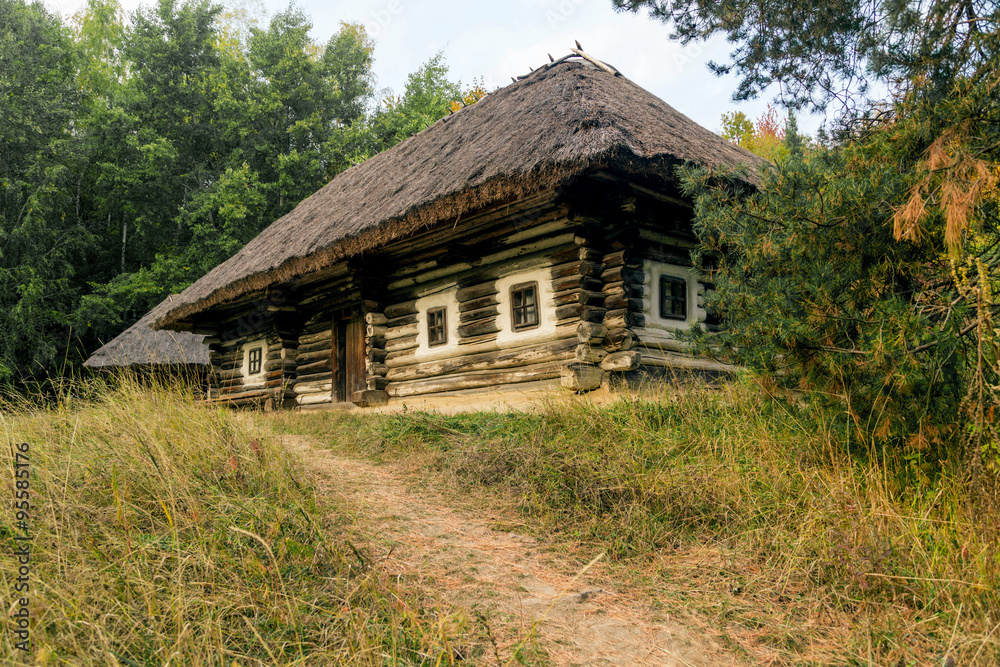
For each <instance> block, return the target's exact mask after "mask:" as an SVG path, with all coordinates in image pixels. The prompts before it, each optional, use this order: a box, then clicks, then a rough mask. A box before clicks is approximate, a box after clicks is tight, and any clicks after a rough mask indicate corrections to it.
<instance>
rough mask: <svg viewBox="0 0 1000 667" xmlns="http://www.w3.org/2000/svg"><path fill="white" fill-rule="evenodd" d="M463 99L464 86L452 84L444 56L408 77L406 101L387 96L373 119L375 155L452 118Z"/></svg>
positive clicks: (435, 58) (432, 60) (405, 92)
mask: <svg viewBox="0 0 1000 667" xmlns="http://www.w3.org/2000/svg"><path fill="white" fill-rule="evenodd" d="M460 99H462V89H461V85H460V84H458V83H453V82H451V81H449V80H448V67H447V66H446V65H445V63H444V55H443V54H442V53H438V54H436V55H435V56H433V57H432V58H431V59H430V60H428V61H427V62H426V63H424V64H423V65H421V66H420V68H419V69H417V71H415V72H413V73H412V74H410V75H409V77H407V80H406V90H405V91H404V93H403V95H402V97H397V96H394V95H392V94H389V95H387V96H386V97H385V98H384V99H383V100H382V104H381V105H380V107H379V108H378V110H376V112H375V117H374V118H373V119H372V124H373V126H374V140H375V144H374V146H373V149H374V150H375V152H378V151H380V150H385V148H388V147H389V146H392V145H393V144H396V143H398V142H400V141H402V140H404V139H407V138H409V137H411V136H413V135H414V134H417V133H418V132H420V131H421V130H424V129H425V128H427V127H429V126H431V125H433V124H434V123H435V122H436V121H437V120H438V119H439V118H441V117H442V116H446V115H448V113H449V112H450V110H451V103H452V102H453V101H455V100H460Z"/></svg>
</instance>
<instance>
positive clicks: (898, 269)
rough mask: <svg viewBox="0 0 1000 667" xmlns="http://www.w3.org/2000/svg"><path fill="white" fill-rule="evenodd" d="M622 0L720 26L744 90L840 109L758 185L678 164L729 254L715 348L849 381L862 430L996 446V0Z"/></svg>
mask: <svg viewBox="0 0 1000 667" xmlns="http://www.w3.org/2000/svg"><path fill="white" fill-rule="evenodd" d="M615 4H616V5H617V6H618V7H622V8H628V9H632V10H637V9H639V8H641V7H645V8H648V9H649V10H650V11H651V13H652V14H653V15H654V16H655V17H657V18H659V19H662V20H664V21H666V22H668V23H669V24H670V25H671V27H672V36H673V37H675V38H677V39H680V40H682V41H691V40H696V39H708V38H710V37H712V36H713V35H716V34H723V35H725V36H726V37H727V38H728V39H729V40H730V42H731V43H732V44H734V45H735V47H734V50H733V51H732V53H731V54H730V60H729V62H726V63H722V64H719V63H714V64H712V65H711V67H712V69H713V70H714V71H715V72H716V73H720V74H722V73H729V72H733V73H735V74H737V75H738V76H739V77H740V78H741V80H740V84H739V87H738V88H737V91H736V93H735V95H734V97H735V98H736V99H748V98H751V97H754V96H757V95H759V94H761V93H762V92H764V91H765V90H766V89H768V87H769V86H771V85H772V84H777V85H779V93H778V100H779V102H782V103H783V104H784V105H785V106H787V107H790V108H800V107H805V106H809V107H811V108H813V109H822V108H826V107H829V106H830V105H831V104H835V105H836V109H837V111H838V112H839V114H840V116H839V118H838V121H837V126H836V127H835V131H834V133H833V142H832V145H830V146H828V147H825V148H821V149H817V150H816V151H815V152H811V151H805V152H800V151H799V150H796V149H795V148H794V146H795V142H794V141H788V142H787V143H788V151H787V153H788V154H787V155H786V156H781V157H779V158H777V159H776V160H775V161H774V163H775V164H774V168H773V169H771V170H765V171H764V172H763V173H761V174H760V175H759V179H760V187H759V188H757V189H754V190H751V191H743V192H739V190H740V188H736V187H735V186H733V185H729V186H726V185H723V184H722V183H721V182H720V181H719V180H718V175H717V174H716V175H714V177H713V178H709V177H708V175H707V174H697V173H694V172H690V171H689V172H687V173H686V175H685V179H686V187H687V189H688V191H689V192H690V193H692V194H693V195H695V196H697V197H698V203H697V219H696V225H697V227H698V230H699V233H700V234H701V236H702V239H703V241H704V244H705V246H706V248H711V249H712V250H713V251H715V252H716V253H719V256H721V257H722V258H723V259H722V265H721V266H720V268H719V269H718V271H717V272H716V275H715V279H716V281H717V283H716V284H717V286H718V289H717V291H716V292H715V294H714V295H713V296H711V297H710V300H709V301H710V307H713V308H716V309H718V310H719V311H720V312H721V313H722V314H723V315H724V317H725V326H724V331H723V333H722V335H720V336H718V337H716V338H715V339H714V341H713V342H712V343H711V345H716V344H718V345H719V346H721V348H722V350H727V351H728V353H729V354H730V358H732V359H735V360H738V361H741V362H743V363H747V364H749V365H753V366H756V367H758V368H761V369H763V370H770V371H773V370H777V365H779V364H780V365H781V366H782V369H781V370H782V371H783V372H782V373H779V374H777V375H775V376H774V377H775V378H776V379H778V380H779V381H783V382H792V383H801V384H800V386H806V387H813V388H816V387H819V388H822V389H825V390H826V391H827V392H828V393H829V394H832V395H836V396H838V397H839V399H840V400H841V401H842V402H843V404H845V405H846V406H847V407H848V412H849V414H851V415H852V417H853V418H854V420H855V423H856V424H857V425H858V427H859V432H861V433H862V434H863V435H865V436H866V437H874V438H875V439H877V440H880V441H882V442H893V443H898V444H901V445H903V446H905V447H908V448H910V449H912V450H916V451H918V452H919V453H921V455H925V454H926V455H928V456H939V457H944V456H951V455H952V454H953V453H955V452H956V449H955V447H954V446H955V445H959V444H964V445H965V446H966V448H965V450H964V452H965V459H964V460H965V461H967V462H971V463H973V465H972V466H971V469H973V470H978V469H981V468H980V466H978V465H977V464H978V463H979V462H981V461H983V455H984V454H986V455H988V456H987V460H992V461H993V462H994V463H997V462H1000V456H998V455H1000V433H998V431H997V429H996V427H995V426H994V424H993V417H992V415H993V414H994V409H995V408H996V407H997V404H998V403H1000V396H998V395H997V391H996V390H995V389H994V387H997V386H1000V359H998V350H1000V344H998V343H1000V341H998V339H997V330H996V327H995V326H994V324H993V322H994V320H995V317H996V312H997V308H998V305H997V302H996V300H995V297H994V296H993V295H995V294H996V293H997V291H996V290H997V288H998V287H1000V285H998V284H997V276H998V275H1000V235H998V224H997V223H998V218H997V215H998V203H1000V202H998V192H997V178H998V175H1000V169H998V165H1000V104H998V99H997V95H996V86H997V79H996V72H997V71H1000V67H998V65H1000V60H998V59H1000V48H998V47H1000V30H998V28H1000V6H998V5H996V3H992V2H985V1H978V0H972V1H969V2H966V1H964V0H963V1H962V2H958V1H956V0H932V1H930V2H926V3H896V2H881V1H879V2H870V3H863V2H859V1H853V0H834V2H831V3H823V4H822V5H821V6H820V5H815V4H813V3H803V2H799V1H797V0H795V1H793V2H789V3H780V4H777V5H776V4H768V5H766V6H765V5H763V4H761V3H759V2H751V3H733V2H728V1H726V2H720V3H710V2H705V1H703V0H615ZM872 84H877V85H872ZM883 91H884V92H883ZM878 93H882V98H881V99H874V95H875V94H878ZM795 136H797V132H796V134H795ZM786 140H787V137H786ZM803 153H805V154H803ZM736 193H738V194H739V196H736ZM703 342H704V341H703Z"/></svg>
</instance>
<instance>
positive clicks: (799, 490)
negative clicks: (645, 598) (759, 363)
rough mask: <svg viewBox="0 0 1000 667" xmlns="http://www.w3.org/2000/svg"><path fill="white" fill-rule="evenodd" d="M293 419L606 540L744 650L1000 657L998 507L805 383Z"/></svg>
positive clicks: (831, 657)
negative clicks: (783, 390)
mask: <svg viewBox="0 0 1000 667" xmlns="http://www.w3.org/2000/svg"><path fill="white" fill-rule="evenodd" d="M288 424H289V425H290V426H291V427H293V428H298V429H308V430H311V431H312V432H313V433H316V434H319V435H321V436H322V437H325V438H326V440H327V441H328V442H330V443H331V445H332V446H337V447H341V448H348V449H353V450H356V451H361V452H363V453H365V454H367V455H371V456H375V457H381V458H396V457H401V456H407V457H410V458H411V460H412V459H415V458H416V459H419V460H423V461H425V464H424V465H425V466H426V467H427V469H429V470H434V471H437V472H438V473H439V474H441V475H443V476H445V477H446V478H448V480H449V481H450V482H452V483H453V484H452V485H453V486H456V487H461V488H464V489H466V490H468V491H469V492H471V493H477V494H487V495H488V496H489V497H490V498H492V499H493V500H494V501H497V500H499V501H500V502H505V503H508V504H510V505H512V506H514V507H516V508H518V509H519V510H520V511H521V512H523V513H524V515H525V516H526V517H528V519H529V520H530V521H533V522H535V523H537V524H538V525H539V526H540V527H541V528H542V529H544V530H547V531H549V532H556V533H562V534H564V535H566V536H567V537H571V538H572V539H573V540H575V541H583V542H586V543H596V544H598V545H600V546H602V547H604V548H607V549H608V550H609V552H610V554H611V555H612V556H613V557H615V558H617V559H618V561H619V565H620V567H619V568H618V572H619V574H620V575H621V576H623V577H630V578H631V580H632V581H633V582H636V583H637V584H638V585H641V586H644V587H645V588H646V589H647V590H648V591H649V592H651V593H652V594H654V595H655V596H657V597H658V598H659V599H660V600H661V601H662V604H663V605H664V607H665V608H666V609H668V610H669V611H671V613H673V614H678V613H680V614H683V613H685V610H687V611H692V610H696V611H697V613H692V615H691V616H692V622H695V620H694V617H695V616H697V617H699V618H701V619H708V620H707V621H705V622H707V623H709V624H710V625H712V626H714V627H715V629H716V631H717V632H719V633H722V634H723V635H724V636H725V637H727V638H728V639H729V640H730V641H731V643H732V645H733V646H736V647H742V648H743V649H745V650H746V651H747V653H748V655H749V656H750V657H751V659H752V660H753V661H760V660H766V661H774V662H777V663H779V664H780V663H796V664H798V663H808V664H878V665H897V664H898V665H923V664H958V665H972V664H983V665H986V664H1000V640H998V638H997V631H998V624H1000V587H998V585H1000V567H998V566H1000V551H998V549H997V547H998V532H997V529H998V527H1000V516H998V515H997V514H996V512H993V511H986V508H984V506H983V505H982V504H980V501H975V500H972V499H971V498H972V496H970V494H969V493H968V492H967V489H966V488H965V486H964V482H963V479H964V476H963V475H962V471H961V470H956V469H950V468H948V464H947V462H946V464H945V466H944V469H942V470H936V471H934V470H927V469H926V466H925V467H924V468H921V467H920V466H918V465H915V462H914V461H913V460H907V459H904V458H902V457H899V456H896V455H895V454H893V453H892V452H875V451H872V450H870V449H869V448H867V447H866V446H865V445H864V444H863V443H859V442H857V441H856V433H855V432H854V431H852V430H851V429H850V428H848V424H847V421H846V419H844V418H843V416H842V415H838V414H836V413H831V412H827V411H824V410H822V409H819V408H815V407H812V406H811V405H810V403H809V401H808V400H807V399H802V400H797V401H787V400H778V399H776V398H774V397H772V396H770V395H768V393H767V392H765V391H763V390H761V388H760V387H758V386H757V385H756V384H754V383H753V382H744V383H733V384H730V385H728V386H725V387H722V388H715V389H712V388H706V387H696V386H690V385H688V386H672V387H668V388H665V389H664V390H663V391H662V392H660V393H659V394H658V395H654V396H644V397H642V398H628V397H626V398H623V399H622V400H620V401H619V402H617V403H614V404H612V405H610V406H606V407H595V406H589V405H585V404H579V403H576V404H552V405H550V406H548V407H546V408H545V409H542V410H540V411H537V412H514V413H508V414H499V413H473V414H464V415H457V416H441V415H437V414H428V413H402V414H396V415H386V416H382V417H378V418H372V417H371V416H364V417H356V416H351V415H315V416H311V417H309V416H301V417H298V418H296V419H295V420H294V421H292V422H288ZM416 452H420V453H422V456H421V457H414V456H413V454H414V453H416ZM928 473H929V474H928Z"/></svg>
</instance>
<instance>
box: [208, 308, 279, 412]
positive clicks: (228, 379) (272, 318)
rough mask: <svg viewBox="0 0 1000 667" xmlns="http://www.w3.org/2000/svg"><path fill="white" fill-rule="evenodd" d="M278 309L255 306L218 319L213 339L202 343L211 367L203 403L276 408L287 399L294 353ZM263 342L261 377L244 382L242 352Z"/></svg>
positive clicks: (210, 338) (211, 337)
mask: <svg viewBox="0 0 1000 667" xmlns="http://www.w3.org/2000/svg"><path fill="white" fill-rule="evenodd" d="M280 308H281V307H274V306H268V305H266V304H257V306H256V307H255V308H254V309H251V310H250V311H249V313H250V314H249V315H248V314H247V311H244V312H243V314H242V315H235V314H234V315H233V316H232V317H228V318H226V317H223V318H220V319H219V322H218V325H217V326H218V328H217V329H216V330H215V333H214V335H211V336H210V337H209V338H207V339H206V343H207V344H208V345H209V356H210V360H211V364H212V371H211V374H210V388H209V393H208V397H207V400H208V401H209V402H218V403H222V404H225V405H231V406H236V407H242V406H258V407H265V408H268V409H270V408H275V407H280V406H282V405H284V404H285V401H286V400H287V399H289V398H291V393H290V391H289V386H290V384H291V382H292V379H293V378H294V376H295V365H296V350H295V346H294V345H293V344H292V340H293V336H294V333H293V332H294V330H295V328H296V327H295V325H294V323H291V322H286V321H285V320H284V319H283V318H282V317H280V315H281V314H282V311H281V310H280ZM261 339H263V340H264V346H263V348H264V349H263V350H262V357H263V358H262V360H261V367H262V370H263V376H262V377H261V378H259V379H255V380H254V381H253V382H247V381H246V380H245V378H244V376H243V360H244V356H245V355H244V348H245V346H246V345H247V344H248V343H252V342H254V341H257V340H261Z"/></svg>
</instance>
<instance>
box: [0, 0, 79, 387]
mask: <svg viewBox="0 0 1000 667" xmlns="http://www.w3.org/2000/svg"><path fill="white" fill-rule="evenodd" d="M76 66H77V53H76V49H75V47H74V44H73V41H72V40H71V38H70V34H69V32H68V31H67V30H66V29H65V28H64V27H63V26H62V25H61V24H60V22H59V20H58V19H57V18H56V17H55V16H53V15H52V14H50V13H49V12H48V11H47V10H46V9H45V8H44V6H43V5H42V4H41V3H36V4H30V5H29V4H25V3H23V2H16V1H11V0H2V1H0V383H6V382H9V381H11V380H12V379H14V378H16V377H19V376H20V377H29V376H32V375H34V374H36V373H38V372H40V371H41V370H42V369H43V368H45V367H55V366H56V364H58V363H59V362H60V360H61V359H60V357H61V354H60V353H61V352H62V351H63V350H65V343H66V340H67V334H68V331H67V330H66V325H67V323H68V322H67V317H66V313H67V312H69V311H70V310H71V309H72V303H73V300H74V297H75V295H77V294H78V293H79V285H78V283H77V282H76V277H77V272H76V267H77V266H80V265H82V264H85V263H86V260H87V257H88V254H89V252H90V250H91V248H92V247H93V241H94V240H93V237H92V234H91V232H90V230H89V229H87V227H86V226H85V225H84V224H82V222H81V220H80V218H79V217H78V216H77V215H76V214H75V206H74V203H75V201H76V199H77V197H78V196H79V193H80V190H79V184H78V182H77V179H76V178H75V177H74V176H75V172H76V170H77V166H78V164H79V162H80V142H79V139H78V137H77V136H76V135H75V134H74V132H73V120H74V119H75V117H76V114H77V113H78V111H79V109H80V106H81V98H80V94H79V91H78V89H77V84H76Z"/></svg>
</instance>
